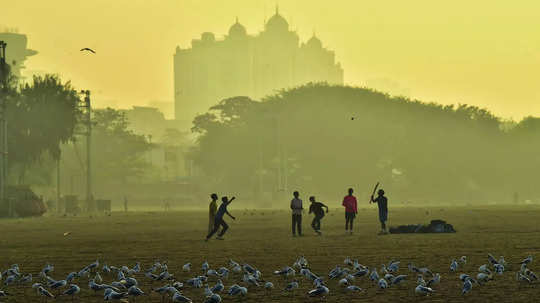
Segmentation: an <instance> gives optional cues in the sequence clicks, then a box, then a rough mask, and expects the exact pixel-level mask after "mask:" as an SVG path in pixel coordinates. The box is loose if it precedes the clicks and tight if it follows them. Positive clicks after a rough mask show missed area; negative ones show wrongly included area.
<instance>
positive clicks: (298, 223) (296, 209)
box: [291, 191, 304, 237]
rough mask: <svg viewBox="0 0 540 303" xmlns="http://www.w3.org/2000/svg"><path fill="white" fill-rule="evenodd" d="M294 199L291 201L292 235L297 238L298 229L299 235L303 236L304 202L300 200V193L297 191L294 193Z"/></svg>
mask: <svg viewBox="0 0 540 303" xmlns="http://www.w3.org/2000/svg"><path fill="white" fill-rule="evenodd" d="M293 196H294V198H293V199H292V200H291V209H292V234H293V237H296V229H298V235H299V236H302V210H303V209H304V208H302V200H300V198H299V197H300V193H298V192H297V191H295V192H294V193H293Z"/></svg>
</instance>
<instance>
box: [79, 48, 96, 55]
mask: <svg viewBox="0 0 540 303" xmlns="http://www.w3.org/2000/svg"><path fill="white" fill-rule="evenodd" d="M84 51H88V52H91V53H92V54H95V53H96V51H94V50H93V49H91V48H88V47H85V48H81V52H84Z"/></svg>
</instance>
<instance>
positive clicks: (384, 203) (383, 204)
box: [206, 188, 388, 241]
mask: <svg viewBox="0 0 540 303" xmlns="http://www.w3.org/2000/svg"><path fill="white" fill-rule="evenodd" d="M353 192H354V190H353V189H352V188H349V190H348V194H347V195H346V196H345V197H344V198H343V203H342V206H343V207H345V233H346V234H348V235H352V233H353V222H354V219H355V218H356V215H357V214H358V202H357V200H356V197H355V196H354V195H353ZM210 197H211V199H212V201H211V202H210V207H209V225H208V235H207V236H206V241H208V240H209V239H210V238H211V237H212V236H213V235H214V234H216V233H217V232H218V230H219V228H220V227H221V231H220V233H219V234H218V236H217V237H216V239H218V240H223V235H224V234H225V232H226V231H227V229H228V228H229V226H228V225H227V223H225V221H224V220H223V216H224V215H225V214H227V215H228V216H229V217H231V218H232V219H233V220H236V218H235V217H234V216H232V215H231V214H230V213H229V212H228V211H227V206H228V205H229V204H230V203H231V202H232V201H233V200H234V199H235V197H232V198H231V199H230V200H229V199H228V198H227V197H226V196H224V197H222V198H221V201H222V203H221V205H220V206H219V208H218V207H217V201H218V196H217V194H212V195H211V196H210ZM309 201H310V202H311V205H310V207H309V214H312V213H313V214H314V217H313V221H312V222H311V227H312V228H313V230H314V231H315V233H317V234H318V235H322V232H321V220H322V219H323V217H324V215H325V210H324V209H326V213H328V206H326V205H325V204H324V203H322V202H318V201H317V200H316V199H315V196H311V197H309ZM371 203H377V206H378V208H379V221H380V223H381V231H380V232H379V235H384V234H388V231H387V230H386V221H387V220H388V198H387V197H386V196H385V195H384V190H382V189H379V191H378V192H377V197H376V198H375V197H374V196H373V195H371V198H370V204H371ZM290 207H291V210H292V235H293V237H296V235H297V232H298V236H302V235H303V234H302V213H303V211H304V208H303V204H302V200H301V199H300V193H299V192H298V191H295V192H294V193H293V199H292V200H291V205H290Z"/></svg>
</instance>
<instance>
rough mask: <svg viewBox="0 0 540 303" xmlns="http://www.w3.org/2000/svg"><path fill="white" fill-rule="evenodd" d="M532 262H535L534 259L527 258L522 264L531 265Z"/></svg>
mask: <svg viewBox="0 0 540 303" xmlns="http://www.w3.org/2000/svg"><path fill="white" fill-rule="evenodd" d="M532 261H533V257H532V256H528V257H527V258H525V259H523V261H521V262H520V264H525V265H529V263H531V262H532Z"/></svg>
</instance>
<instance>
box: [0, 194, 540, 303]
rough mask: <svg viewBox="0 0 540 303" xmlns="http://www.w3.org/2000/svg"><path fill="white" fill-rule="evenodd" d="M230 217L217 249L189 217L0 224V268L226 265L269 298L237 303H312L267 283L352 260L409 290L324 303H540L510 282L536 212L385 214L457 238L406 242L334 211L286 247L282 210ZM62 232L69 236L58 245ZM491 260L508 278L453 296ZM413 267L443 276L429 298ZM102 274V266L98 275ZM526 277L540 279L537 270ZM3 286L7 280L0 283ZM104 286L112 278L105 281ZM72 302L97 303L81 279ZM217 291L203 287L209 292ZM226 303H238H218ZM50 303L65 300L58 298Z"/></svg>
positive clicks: (333, 297) (535, 288)
mask: <svg viewBox="0 0 540 303" xmlns="http://www.w3.org/2000/svg"><path fill="white" fill-rule="evenodd" d="M230 212H231V213H232V214H233V215H236V216H237V220H236V221H234V222H233V221H232V220H231V219H230V218H229V219H227V222H228V223H230V224H229V225H230V230H229V232H228V233H227V235H226V239H225V240H224V241H218V240H211V241H209V242H204V241H203V238H204V236H205V233H206V229H207V225H208V223H207V213H206V212H197V211H174V212H170V213H163V212H143V211H140V212H130V213H123V212H113V213H112V214H111V215H110V216H107V215H93V216H90V215H82V216H77V217H71V216H70V217H43V218H32V219H5V220H0V230H1V235H0V268H1V269H2V271H3V270H5V269H7V268H8V267H9V266H10V265H11V264H13V263H17V264H19V266H20V268H21V271H22V272H24V273H32V274H33V275H34V281H36V280H38V279H39V278H38V273H39V271H40V270H41V268H42V267H43V266H44V265H45V264H46V263H47V262H50V263H51V264H53V265H54V266H55V270H54V272H52V273H51V274H50V276H51V277H53V278H55V279H64V278H65V276H66V275H67V274H68V273H69V272H71V271H78V270H80V269H81V268H82V267H84V266H85V265H87V264H90V263H92V262H93V261H95V260H96V259H99V260H100V262H101V263H102V264H103V263H107V264H109V265H115V266H122V265H127V266H129V267H132V266H133V265H134V264H135V262H137V261H138V262H141V265H142V266H143V270H144V269H145V268H148V267H150V266H151V264H153V262H154V261H157V260H159V261H167V263H168V265H169V271H170V272H171V273H173V274H174V275H175V277H176V279H177V280H179V281H185V280H187V279H188V278H190V277H193V276H195V275H197V274H200V266H201V263H202V262H203V261H204V260H208V262H209V263H210V265H211V267H212V268H219V267H221V266H227V264H228V260H229V259H233V260H235V261H237V262H240V263H244V262H245V263H249V264H251V265H253V266H255V267H257V268H258V269H259V270H260V271H261V272H262V273H263V278H264V279H265V280H269V281H272V282H273V283H274V285H275V286H276V288H275V289H274V290H273V291H272V292H270V293H266V292H265V291H264V289H263V288H260V289H257V288H254V287H249V293H248V295H247V296H246V297H245V298H243V302H317V301H319V300H320V299H318V298H317V299H314V298H309V297H308V296H307V295H306V292H307V291H308V290H309V289H311V286H312V285H311V283H310V282H309V281H307V280H305V279H303V278H301V277H299V276H297V278H298V279H299V282H300V289H298V290H297V291H296V292H295V293H294V294H293V295H290V294H285V293H284V292H283V291H282V288H283V287H284V285H285V282H284V281H283V279H281V278H280V277H276V276H274V275H273V274H272V272H273V271H274V270H277V269H280V268H282V267H284V266H286V265H289V266H292V263H293V262H294V261H295V260H296V258H297V257H298V256H300V255H304V256H305V257H306V258H307V259H308V261H309V262H310V267H311V269H312V271H313V272H315V273H318V274H320V275H327V273H328V272H329V270H330V269H332V268H333V267H335V266H336V265H343V260H344V259H345V257H346V256H351V257H352V258H357V259H358V260H359V261H360V263H362V264H364V265H367V266H369V267H370V268H372V267H373V266H377V267H378V268H380V266H381V264H383V263H388V262H389V261H390V260H391V259H396V260H400V261H401V268H400V273H403V274H408V275H409V281H408V282H407V283H406V284H404V285H400V286H398V287H392V288H390V289H387V290H379V289H378V288H377V287H376V285H374V284H373V282H371V281H369V279H367V278H363V279H357V281H356V282H355V284H356V285H358V286H360V287H362V288H363V289H364V291H363V292H360V293H355V294H351V293H345V292H343V291H342V290H341V289H340V287H339V286H338V285H337V282H336V281H329V282H328V283H327V284H328V286H329V288H330V294H329V295H328V296H327V297H326V298H324V299H323V300H326V301H327V302H346V301H351V302H411V301H414V302H416V301H422V302H531V301H535V300H538V297H539V296H540V283H535V284H531V285H523V284H520V283H518V282H517V281H516V279H515V270H516V269H517V268H518V267H519V265H516V263H517V262H519V261H520V260H522V259H523V258H525V257H526V256H527V255H533V256H534V257H535V258H537V257H540V208H539V207H538V206H515V207H514V206H481V207H480V206H478V207H471V208H465V207H454V208H449V207H429V208H404V207H399V208H394V209H392V208H390V214H389V219H390V221H389V223H390V225H399V224H413V223H424V222H425V223H427V222H429V220H430V219H443V220H447V221H448V222H449V223H451V224H453V225H454V227H455V228H456V230H457V233H455V234H407V235H386V236H378V235H377V231H378V222H377V214H376V211H375V208H374V207H373V208H369V209H368V208H367V206H366V208H365V209H361V210H359V216H358V217H357V219H356V221H355V224H356V226H355V233H354V235H352V236H349V235H345V233H344V214H343V210H342V209H331V210H330V213H329V214H328V215H327V216H326V217H325V218H324V219H323V221H322V229H323V236H320V237H319V236H316V235H315V234H314V232H313V231H312V230H311V228H310V223H311V218H312V217H311V216H308V215H307V214H305V215H304V222H303V227H304V231H305V232H304V233H305V236H304V237H301V238H293V237H291V232H290V214H289V212H288V211H285V210H257V211H251V210H244V209H238V208H235V206H234V204H233V205H231V207H230ZM65 232H70V234H69V235H68V236H64V233H65ZM488 253H492V254H493V255H495V256H496V257H497V258H498V257H499V256H501V255H503V256H505V258H506V260H507V261H508V262H509V263H510V266H509V267H510V268H509V269H508V271H507V272H506V273H505V274H504V275H502V276H496V277H495V280H494V281H491V282H489V283H487V284H486V285H484V286H476V285H475V287H474V288H473V290H472V291H471V293H469V294H468V295H466V296H461V287H462V283H461V282H460V281H459V279H458V275H459V273H462V272H464V273H469V274H474V275H476V273H477V271H478V267H479V266H480V265H482V264H485V263H487V258H486V256H487V254H488ZM462 255H466V256H468V263H467V265H465V266H464V267H462V268H460V269H459V270H458V273H450V271H449V266H450V262H451V260H452V259H453V258H458V257H460V256H462ZM187 262H191V263H193V270H192V272H191V273H184V272H183V271H182V265H183V264H184V263H187ZM408 262H413V263H414V264H416V265H418V266H427V267H429V268H430V269H431V270H432V271H434V272H439V273H441V276H442V280H441V283H440V284H439V285H437V286H436V287H435V290H436V293H435V294H434V295H432V296H430V297H427V298H423V297H418V296H416V295H415V294H414V288H415V286H416V274H413V273H409V272H408V270H407V266H406V264H407V263H408ZM100 268H101V265H100ZM530 268H531V269H532V270H535V269H536V270H537V271H538V272H540V260H535V261H534V262H533V263H532V264H531V266H530ZM4 278H5V277H4ZM103 278H104V280H105V282H111V281H112V280H113V277H112V276H107V275H103ZM136 278H137V279H138V281H139V283H140V288H141V289H143V290H144V291H145V292H147V293H150V290H151V288H152V287H157V286H162V285H163V284H164V283H153V284H152V283H150V281H149V280H148V279H147V278H146V277H144V275H143V274H142V273H141V274H139V275H138V276H136ZM239 281H240V278H239V277H238V276H235V275H231V276H230V277H229V279H227V280H225V281H224V283H225V285H226V286H230V285H231V284H233V283H238V282H239ZM76 283H77V284H78V285H79V286H81V289H82V291H81V293H80V295H79V296H78V297H77V298H76V299H75V300H78V301H79V302H100V301H102V300H103V294H102V293H94V292H93V291H91V290H89V289H88V279H86V278H84V279H80V280H78V281H76ZM214 283H215V281H211V284H212V285H213V284H214ZM0 290H6V291H8V292H10V293H11V294H12V296H10V297H7V298H0V302H38V301H39V300H40V298H39V297H38V296H37V295H36V293H35V291H34V290H32V289H31V288H30V286H29V285H26V286H22V285H14V286H8V287H5V286H4V284H3V281H2V284H1V285H0ZM184 294H185V295H186V296H188V297H190V298H191V299H193V301H194V302H204V296H203V290H202V289H190V288H189V287H185V290H184ZM222 297H223V301H224V302H231V301H236V300H237V299H236V298H230V297H228V296H227V295H224V294H223V295H222ZM160 300H161V298H160V296H159V295H157V294H155V293H153V294H151V295H150V296H149V297H145V298H139V299H138V300H137V301H139V302H160ZM54 301H58V302H64V301H65V302H68V301H71V298H68V297H60V298H57V299H54Z"/></svg>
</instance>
